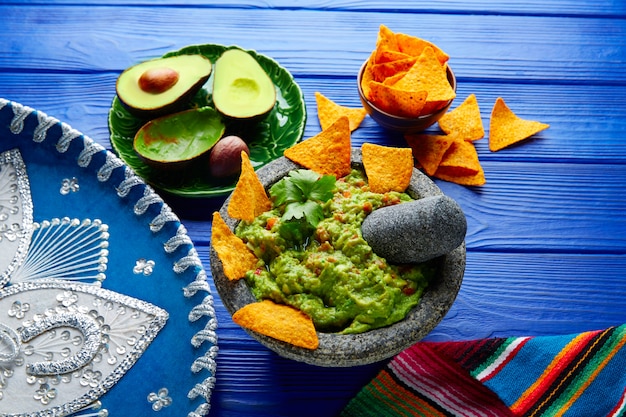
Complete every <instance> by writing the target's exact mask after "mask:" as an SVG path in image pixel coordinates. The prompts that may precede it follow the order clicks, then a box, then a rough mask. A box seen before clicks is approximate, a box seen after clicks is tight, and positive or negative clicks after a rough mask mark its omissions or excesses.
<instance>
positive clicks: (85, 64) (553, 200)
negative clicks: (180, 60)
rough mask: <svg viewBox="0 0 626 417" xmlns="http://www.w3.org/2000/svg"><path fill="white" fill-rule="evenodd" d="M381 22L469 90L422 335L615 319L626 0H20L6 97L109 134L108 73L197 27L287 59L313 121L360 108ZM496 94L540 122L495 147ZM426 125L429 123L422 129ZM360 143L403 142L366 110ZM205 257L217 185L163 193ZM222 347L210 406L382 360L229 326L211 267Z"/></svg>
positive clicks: (265, 401)
mask: <svg viewBox="0 0 626 417" xmlns="http://www.w3.org/2000/svg"><path fill="white" fill-rule="evenodd" d="M380 24H386V25H388V26H389V27H390V28H391V29H392V30H394V31H397V32H405V33H410V34H413V35H416V36H420V37H423V38H425V39H429V40H431V41H433V42H435V43H437V44H438V45H439V46H441V47H442V48H443V49H444V50H446V52H448V53H449V54H450V55H451V60H450V64H451V66H452V68H453V70H454V71H455V74H456V76H457V79H458V83H459V86H458V90H457V93H458V97H457V100H456V102H455V104H454V105H453V107H454V106H456V105H458V104H460V103H461V101H462V100H463V99H464V98H466V97H467V96H468V95H469V94H472V93H474V94H476V96H477V98H478V102H479V106H480V110H481V117H482V120H483V123H484V126H485V130H486V137H485V138H484V139H482V140H479V141H477V142H475V144H476V148H477V150H478V154H479V157H480V160H481V162H482V163H483V166H484V168H485V173H486V178H487V183H486V184H485V185H484V186H482V187H464V186H460V185H456V184H452V183H449V182H445V181H441V180H436V183H437V184H438V185H439V186H440V187H441V189H442V190H443V191H444V192H445V193H446V194H448V195H449V196H451V197H452V198H454V199H455V200H456V201H457V202H459V204H460V205H461V207H462V209H463V211H464V213H465V214H466V217H467V220H468V232H467V236H466V243H467V248H468V251H467V266H466V271H465V277H464V282H463V285H462V287H461V291H460V293H459V295H458V297H457V300H456V302H455V304H454V305H453V307H452V309H451V310H450V311H449V313H448V314H447V315H446V317H445V318H444V319H443V321H442V322H441V323H440V324H439V326H437V328H436V329H435V330H434V331H433V332H432V333H430V334H429V335H428V337H427V338H426V339H427V340H430V341H444V340H467V339H475V338H481V337H492V336H497V337H505V336H514V335H550V334H560V333H573V332H579V331H585V330H590V329H599V328H603V327H607V326H612V325H618V324H622V323H624V322H626V308H625V307H624V301H623V300H624V298H625V297H626V281H625V280H624V277H625V276H626V182H625V181H624V178H625V177H626V135H625V132H626V99H625V97H626V43H625V42H624V39H626V3H625V2H624V1H622V0H601V1H597V2H585V1H578V0H547V1H540V0H530V1H525V2H508V3H506V2H500V1H496V0H480V1H479V0H476V1H464V0H441V1H401V0H393V1H381V0H362V1H356V0H340V1H329V0H317V1H307V2H293V1H288V0H247V1H235V0H223V1H204V0H154V1H146V0H143V1H142V0H139V1H135V2H132V4H131V5H129V4H128V2H126V1H123V0H89V1H84V2H76V1H73V0H60V1H55V2H46V3H44V2H41V1H40V0H14V1H12V2H3V3H2V4H0V26H1V27H2V30H1V31H0V97H2V98H6V99H10V100H15V101H17V102H19V103H21V104H24V105H27V106H30V107H33V108H35V109H37V110H40V111H43V112H45V113H47V114H49V115H51V116H54V117H56V118H58V119H59V120H61V121H63V122H65V123H68V124H70V125H71V126H72V127H73V128H75V129H77V130H79V131H81V132H83V133H84V134H86V135H87V136H89V137H91V138H92V139H94V140H95V141H96V142H98V143H100V144H102V145H103V146H105V147H106V148H108V149H110V144H109V140H108V137H109V132H108V128H107V113H108V111H109V107H110V104H111V100H112V98H113V96H114V94H115V80H116V78H117V76H118V75H119V73H120V72H121V71H122V70H123V69H125V68H126V67H128V66H130V65H132V64H134V63H137V62H139V61H141V60H145V59H149V58H154V57H158V56H160V55H162V54H164V53H166V52H169V51H172V50H177V49H180V48H182V47H184V46H187V45H190V44H197V43H220V44H227V45H230V44H237V45H240V46H242V47H244V48H249V49H255V50H258V51H259V52H261V53H264V54H266V55H269V56H271V57H272V58H274V59H276V60H277V61H278V62H279V63H280V64H281V65H283V66H284V67H286V68H287V69H288V70H289V71H290V72H291V73H292V74H293V75H294V76H295V79H296V81H297V83H298V84H299V85H300V86H301V88H302V91H303V94H304V97H305V100H306V103H307V110H308V120H307V122H306V131H305V138H307V137H310V136H312V135H314V134H316V133H318V132H319V130H320V127H319V124H318V121H317V113H316V108H315V97H314V93H315V92H316V91H320V92H322V93H324V94H325V95H327V96H328V97H330V98H331V99H333V100H335V101H337V102H338V103H340V104H343V105H346V106H350V107H358V106H360V102H359V99H358V95H357V92H356V73H357V71H358V68H359V67H360V65H361V63H362V62H363V60H365V59H366V58H367V57H368V55H369V53H370V52H371V50H372V49H373V48H374V44H375V39H376V35H377V32H378V28H379V25H380ZM497 97H503V98H504V99H505V100H506V102H507V104H509V106H510V107H511V109H512V110H513V111H515V112H516V113H517V114H518V115H519V116H520V117H523V118H527V119H531V120H539V121H541V122H545V123H549V124H550V128H549V129H547V130H545V131H543V132H541V134H539V135H536V136H535V137H533V138H531V139H529V140H527V141H524V142H522V143H520V144H519V145H516V146H513V147H511V148H508V149H505V150H502V151H500V152H496V153H492V152H490V151H489V149H488V134H489V116H490V113H491V108H492V106H493V103H494V102H495V99H496V98H497ZM430 131H431V132H437V127H436V126H434V127H433V128H431V129H430ZM365 142H372V143H379V144H386V145H392V146H405V142H404V139H403V138H402V136H401V135H398V134H392V133H390V132H386V131H384V130H382V129H381V128H380V127H379V126H378V125H376V123H375V122H374V121H373V120H372V119H370V118H366V120H365V121H364V123H363V124H362V126H361V127H360V128H359V129H358V130H357V131H355V132H354V133H353V135H352V143H353V146H360V145H361V144H363V143H365ZM166 201H167V202H168V203H170V204H171V205H172V207H173V208H174V209H175V211H176V212H177V213H179V214H180V215H181V220H182V221H183V223H184V224H185V226H186V228H187V230H188V233H189V235H190V237H191V238H192V239H193V241H194V243H195V245H196V249H197V251H198V254H199V256H200V259H201V261H202V262H203V265H204V266H205V268H206V270H207V271H208V272H210V262H209V245H210V238H211V223H210V220H209V219H210V216H211V213H212V211H213V210H215V209H217V208H218V207H219V206H220V205H221V203H222V201H223V198H222V199H220V198H218V199H211V200H209V201H204V200H203V201H200V200H193V201H189V200H180V199H167V200H166ZM209 284H210V285H211V288H212V292H213V295H214V299H215V309H216V314H217V319H218V322H219V329H218V337H219V348H220V353H219V356H218V359H217V361H218V366H217V375H216V376H217V383H216V386H215V390H214V392H213V395H212V399H211V414H210V415H211V416H220V417H243V416H246V417H247V416H250V415H255V416H294V415H297V416H305V417H306V416H335V415H337V414H338V412H339V410H341V408H342V407H343V406H345V404H346V403H347V402H348V401H349V399H350V398H352V397H353V396H354V395H355V394H356V392H358V390H359V389H360V388H361V387H362V386H363V385H364V384H365V383H367V382H368V381H369V380H370V379H371V378H372V377H373V376H374V375H375V374H376V372H377V371H378V369H380V367H381V366H382V364H372V365H368V366H364V367H355V368H346V369H343V368H340V369H328V368H318V367H314V366H310V365H305V364H301V363H297V362H294V361H290V360H286V359H284V358H281V357H279V356H277V355H276V354H274V353H273V352H271V351H269V350H267V349H266V348H264V347H263V346H261V345H260V344H258V343H257V342H256V341H255V340H253V339H252V338H251V337H249V336H248V335H247V333H245V332H244V331H243V330H242V329H241V328H240V327H239V326H237V325H235V324H234V323H233V322H232V320H231V318H230V314H229V313H228V312H227V311H226V309H225V308H224V306H223V304H222V303H221V300H220V298H219V295H218V294H217V291H216V289H215V287H214V286H213V282H212V281H211V280H210V279H209Z"/></svg>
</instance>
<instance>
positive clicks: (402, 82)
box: [393, 46, 456, 114]
mask: <svg viewBox="0 0 626 417" xmlns="http://www.w3.org/2000/svg"><path fill="white" fill-rule="evenodd" d="M393 87H395V88H398V89H401V90H411V91H420V90H426V91H428V99H427V101H426V105H425V106H424V110H423V114H428V113H432V112H434V111H436V110H439V109H440V108H442V107H443V106H445V105H446V104H447V103H448V102H449V101H450V100H452V99H453V98H455V97H456V93H455V91H454V89H453V88H452V86H451V85H450V82H449V81H448V75H447V73H446V68H445V66H442V65H441V64H440V63H439V60H438V59H437V56H436V55H435V51H434V50H433V48H431V47H430V46H427V47H426V48H424V51H423V52H422V54H421V55H420V56H419V57H418V58H417V61H415V64H414V65H413V66H412V67H411V69H409V71H407V73H406V74H405V75H404V76H403V77H402V78H400V79H399V80H398V81H396V82H395V83H394V84H393Z"/></svg>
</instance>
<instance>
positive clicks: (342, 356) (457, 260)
mask: <svg viewBox="0 0 626 417" xmlns="http://www.w3.org/2000/svg"><path fill="white" fill-rule="evenodd" d="M352 165H353V167H359V168H362V160H361V150H360V149H354V148H353V149H352ZM297 168H301V167H300V166H299V165H297V164H294V163H293V162H291V161H290V160H288V159H287V158H285V157H281V158H279V159H277V160H275V161H273V162H271V163H269V164H268V165H266V166H264V167H263V168H261V169H259V170H258V171H257V175H258V176H259V179H260V180H261V182H262V183H263V185H264V186H265V188H266V189H268V188H269V187H270V186H271V185H272V184H274V183H275V182H277V181H278V180H279V179H281V178H282V177H284V176H285V175H286V174H287V173H288V172H290V171H292V170H294V169H297ZM407 193H408V194H409V195H411V196H412V197H413V198H415V199H419V198H426V197H431V196H441V195H443V193H442V191H441V190H440V189H439V188H438V187H437V186H436V185H435V184H434V183H433V182H432V181H431V180H430V179H429V178H428V177H427V176H425V175H424V174H422V173H421V172H420V171H418V170H417V169H414V170H413V175H412V178H411V183H410V185H409V188H408V189H407ZM229 201H230V197H228V198H227V200H226V201H225V202H224V205H223V206H222V208H221V209H220V214H221V216H222V218H223V219H224V220H225V221H226V224H228V226H229V227H230V228H231V229H232V230H234V228H235V226H236V225H237V222H238V220H236V219H233V218H231V217H230V216H229V215H228V213H227V207H228V203H229ZM210 259H211V271H212V273H213V279H214V282H215V285H216V288H217V291H218V293H219V295H220V297H221V299H222V301H223V303H224V306H225V307H226V309H227V310H228V311H229V312H230V314H233V313H234V312H235V311H237V310H238V309H240V308H241V307H243V306H244V305H246V304H248V303H252V302H255V301H257V300H256V299H255V298H254V296H253V295H252V293H251V292H250V289H249V288H248V286H247V284H246V281H245V279H240V280H237V281H230V280H229V279H228V278H227V277H226V276H225V275H224V272H223V269H222V263H221V261H220V260H219V258H218V256H217V253H216V251H215V249H214V248H213V247H211V254H210ZM438 261H439V262H440V264H439V268H438V272H437V276H436V278H435V279H434V280H433V282H431V283H430V285H429V286H428V288H427V289H426V290H425V291H424V294H423V296H422V299H421V300H420V302H419V304H418V305H417V306H416V307H415V308H413V309H412V310H411V311H410V312H409V314H408V315H407V317H405V318H404V320H402V321H400V322H397V323H395V324H393V325H391V326H387V327H384V328H380V329H375V330H370V331H367V332H365V333H361V334H354V335H343V334H334V333H321V332H318V337H319V347H318V348H317V349H315V350H309V349H304V348H300V347H296V346H293V345H290V344H288V343H285V342H282V341H279V340H276V339H273V338H270V337H267V336H264V335H261V334H258V333H256V332H253V331H250V330H246V332H248V333H249V334H250V335H251V336H252V337H253V338H254V339H256V340H257V341H258V342H259V343H261V344H263V345H265V346H266V347H268V348H269V349H271V350H273V351H274V352H276V353H278V354H279V355H281V356H283V357H286V358H289V359H293V360H297V361H301V362H305V363H309V364H313V365H318V366H326V367H346V366H357V365H364V364H369V363H373V362H377V361H381V360H384V359H388V358H390V357H392V356H394V355H395V354H397V353H399V352H401V351H402V350H404V349H406V348H408V347H409V346H411V345H412V344H414V343H415V342H417V341H419V340H421V339H422V338H423V337H425V336H426V335H427V334H428V333H429V332H430V331H431V330H433V329H434V328H435V326H437V324H438V323H439V322H440V321H441V320H442V319H443V317H444V316H445V315H446V313H447V312H448V310H449V309H450V307H451V306H452V303H453V302H454V300H455V299H456V296H457V294H458V291H459V288H460V286H461V282H462V280H463V274H464V271H465V243H464V242H462V243H461V244H460V245H459V246H458V247H456V248H455V249H453V250H451V251H450V252H448V253H446V254H445V255H442V256H440V257H439V259H438Z"/></svg>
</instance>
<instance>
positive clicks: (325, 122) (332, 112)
mask: <svg viewBox="0 0 626 417" xmlns="http://www.w3.org/2000/svg"><path fill="white" fill-rule="evenodd" d="M315 101H316V103H317V117H318V119H319V121H320V126H321V127H322V130H325V129H328V127H330V125H332V124H333V123H335V122H336V121H337V119H339V118H340V117H341V116H346V117H347V118H348V121H349V125H350V131H351V132H352V131H353V130H355V129H356V128H357V127H359V125H360V124H361V122H362V121H363V119H364V118H365V116H366V115H367V111H365V109H364V108H363V107H360V108H351V107H345V106H341V105H339V104H337V103H335V102H334V101H332V100H331V99H329V98H328V97H326V96H324V95H323V94H322V93H320V92H318V91H316V92H315Z"/></svg>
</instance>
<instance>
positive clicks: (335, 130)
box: [284, 116, 352, 178]
mask: <svg viewBox="0 0 626 417" xmlns="http://www.w3.org/2000/svg"><path fill="white" fill-rule="evenodd" d="M351 146H352V145H351V142H350V122H349V121H348V118H347V117H346V116H341V117H340V118H339V119H337V121H336V122H335V123H333V124H332V125H330V126H329V127H328V128H327V129H325V130H322V131H321V132H320V133H318V134H317V135H315V136H313V137H311V138H309V139H307V140H304V141H302V142H299V143H296V144H295V145H293V146H292V147H291V148H288V149H286V150H285V152H284V155H285V156H286V157H287V158H289V159H290V160H292V161H293V162H295V163H296V164H300V165H302V166H303V167H305V168H308V169H310V170H312V171H315V172H317V173H318V174H322V175H334V176H335V177H336V178H341V177H345V176H346V175H348V174H349V173H350V171H351V169H352V167H351V164H350V153H351V151H352V149H351Z"/></svg>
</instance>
